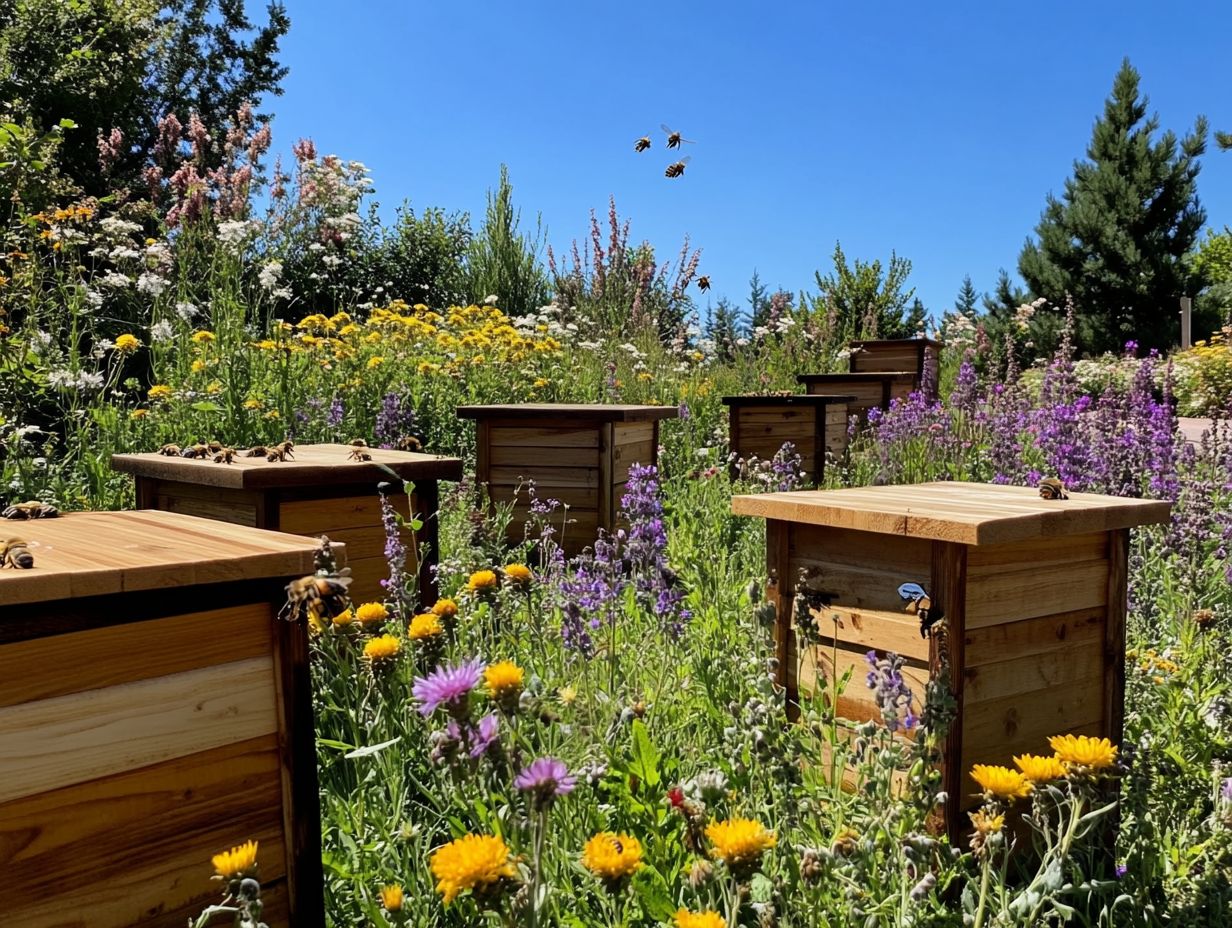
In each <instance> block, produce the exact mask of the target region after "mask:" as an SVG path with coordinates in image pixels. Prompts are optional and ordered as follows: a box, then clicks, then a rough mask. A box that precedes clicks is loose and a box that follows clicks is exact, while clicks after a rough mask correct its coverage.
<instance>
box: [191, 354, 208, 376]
mask: <svg viewBox="0 0 1232 928" xmlns="http://www.w3.org/2000/svg"><path fill="white" fill-rule="evenodd" d="M189 367H191V368H192V372H193V373H194V374H200V373H201V372H202V371H203V370H205V362H204V361H202V360H201V359H200V358H197V360H195V361H193V363H192V364H190V365H189Z"/></svg>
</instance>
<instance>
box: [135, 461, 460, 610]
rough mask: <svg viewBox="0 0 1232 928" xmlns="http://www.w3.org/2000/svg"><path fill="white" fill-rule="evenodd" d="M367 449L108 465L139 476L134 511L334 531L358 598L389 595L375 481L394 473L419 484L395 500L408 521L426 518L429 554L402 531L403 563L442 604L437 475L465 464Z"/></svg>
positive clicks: (455, 475) (424, 593) (454, 472)
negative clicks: (362, 453)
mask: <svg viewBox="0 0 1232 928" xmlns="http://www.w3.org/2000/svg"><path fill="white" fill-rule="evenodd" d="M367 450H368V453H369V454H370V455H371V456H372V461H371V462H361V461H352V460H349V458H348V455H349V454H350V452H351V447H350V446H349V445H337V444H321V445H299V446H297V447H296V448H295V450H294V455H295V457H294V459H293V460H289V461H277V462H272V463H271V462H269V461H266V460H265V459H264V458H248V457H239V458H236V459H235V461H234V462H233V463H232V464H215V463H214V462H213V461H212V460H191V459H187V458H179V457H165V456H163V455H160V454H157V453H153V454H118V455H115V456H114V457H113V458H112V461H111V463H112V467H113V468H115V469H116V470H119V471H123V472H125V473H131V474H134V475H135V477H136V481H137V508H138V509H157V510H160V511H163V512H179V513H184V514H186V515H193V516H201V517H202V518H206V519H216V520H218V521H221V522H231V523H234V524H236V525H248V526H252V527H254V528H265V529H271V530H274V531H281V532H288V533H290V534H293V535H307V536H312V537H317V536H320V535H328V536H329V538H330V540H331V541H339V542H343V543H345V544H346V546H347V547H346V551H347V566H348V567H350V568H351V575H352V577H354V582H353V583H352V584H351V596H352V598H353V599H354V600H355V601H356V602H357V603H362V602H369V601H381V600H384V599H386V598H387V597H388V593H387V592H386V591H385V590H384V588H382V587H381V585H380V582H381V580H383V579H385V578H386V577H387V576H388V575H389V574H388V565H387V563H386V561H385V530H384V527H383V526H382V524H381V504H380V502H381V501H380V496H379V494H378V492H377V485H378V484H379V483H381V482H384V481H394V482H396V479H395V477H393V476H392V475H391V473H390V472H391V471H392V472H393V474H396V475H397V478H401V479H402V480H410V481H412V482H413V483H414V489H413V491H412V493H411V495H410V497H409V499H408V497H407V495H406V494H405V493H403V492H402V491H401V487H400V486H397V487H395V488H394V490H393V492H392V493H391V494H390V500H391V502H392V503H393V505H394V508H395V509H397V510H398V512H400V513H401V514H402V516H403V517H404V518H410V516H411V515H412V514H414V515H416V516H418V517H419V518H421V519H422V520H423V522H424V528H423V530H422V531H421V532H420V533H419V541H421V542H423V543H425V544H426V546H427V557H425V559H424V562H423V563H422V564H417V563H416V561H415V551H414V546H412V545H410V544H409V541H410V538H409V533H404V535H403V540H404V541H405V542H408V562H407V570H408V572H410V573H414V572H415V571H416V570H418V571H419V580H420V583H419V587H420V598H421V600H422V602H423V604H425V605H430V604H431V603H433V602H435V601H436V586H435V575H434V574H433V572H432V571H431V569H430V568H431V566H432V565H433V564H435V563H436V561H437V558H438V549H437V532H438V526H437V521H436V517H435V513H436V510H437V507H438V500H439V490H438V486H437V481H438V480H458V479H460V478H461V476H462V462H461V460H459V459H458V458H449V457H439V456H437V455H432V454H414V453H411V452H405V451H386V450H382V449H379V448H370V449H367ZM383 468H387V469H383Z"/></svg>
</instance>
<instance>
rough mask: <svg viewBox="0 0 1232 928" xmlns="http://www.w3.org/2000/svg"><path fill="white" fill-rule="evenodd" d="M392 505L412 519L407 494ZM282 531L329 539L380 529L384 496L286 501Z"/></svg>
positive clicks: (280, 514) (393, 498)
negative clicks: (339, 534)
mask: <svg viewBox="0 0 1232 928" xmlns="http://www.w3.org/2000/svg"><path fill="white" fill-rule="evenodd" d="M390 502H391V503H392V504H393V507H394V509H395V510H397V511H398V512H399V513H401V514H402V517H403V518H410V511H411V501H410V500H408V499H407V497H406V494H405V493H398V494H392V495H391V496H390ZM278 525H279V528H280V530H281V531H283V532H289V533H290V534H292V535H310V536H314V537H316V536H320V535H323V534H324V535H330V536H331V538H332V537H333V533H334V532H339V531H342V530H343V529H358V528H371V527H372V526H380V525H381V495H380V494H379V493H377V492H376V491H375V490H374V491H373V493H372V495H371V496H342V497H337V498H334V499H307V500H284V501H283V502H282V503H281V504H280V505H279V507H278Z"/></svg>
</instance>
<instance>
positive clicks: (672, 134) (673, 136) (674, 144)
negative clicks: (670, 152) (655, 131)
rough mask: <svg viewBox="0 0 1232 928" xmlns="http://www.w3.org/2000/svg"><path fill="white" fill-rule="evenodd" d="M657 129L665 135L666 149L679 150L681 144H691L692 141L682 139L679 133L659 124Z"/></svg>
mask: <svg viewBox="0 0 1232 928" xmlns="http://www.w3.org/2000/svg"><path fill="white" fill-rule="evenodd" d="M659 128H660V129H662V130H663V131H664V132H666V133H667V147H668V148H679V147H680V144H681V143H682V142H687V143H688V144H690V145H692V144H693V140H692V139H686V138H684V137H683V136H681V134H680V133H679V132H677V131H676V130H674V129H672V128H670V127H668V126H666V125H664V124H662V123H660V125H659Z"/></svg>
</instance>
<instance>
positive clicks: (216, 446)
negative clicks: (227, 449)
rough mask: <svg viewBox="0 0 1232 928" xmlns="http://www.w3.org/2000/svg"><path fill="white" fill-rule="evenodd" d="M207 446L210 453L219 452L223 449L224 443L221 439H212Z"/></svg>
mask: <svg viewBox="0 0 1232 928" xmlns="http://www.w3.org/2000/svg"><path fill="white" fill-rule="evenodd" d="M205 447H207V448H209V449H210V454H218V453H219V452H220V451H222V450H223V448H224V445H223V443H222V442H220V441H211V442H208V443H207V444H206V446H205Z"/></svg>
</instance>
